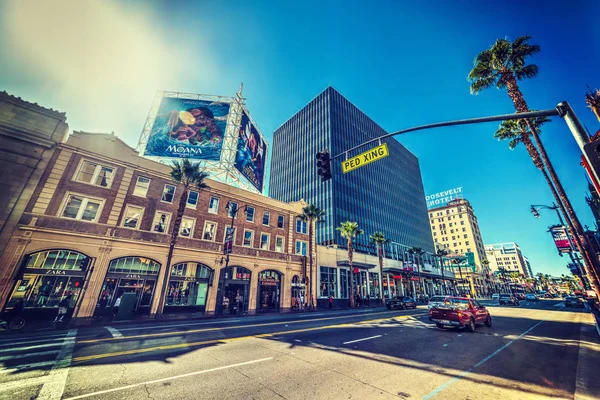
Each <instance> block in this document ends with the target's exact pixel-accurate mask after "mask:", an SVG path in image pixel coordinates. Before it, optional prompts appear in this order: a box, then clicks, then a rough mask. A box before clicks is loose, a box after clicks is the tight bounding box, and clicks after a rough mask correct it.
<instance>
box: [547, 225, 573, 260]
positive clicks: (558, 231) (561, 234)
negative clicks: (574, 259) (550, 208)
mask: <svg viewBox="0 0 600 400" xmlns="http://www.w3.org/2000/svg"><path fill="white" fill-rule="evenodd" d="M550 233H551V234H552V239H554V244H555V245H556V248H557V249H558V253H559V254H562V253H570V252H571V251H572V249H571V244H570V243H569V238H568V237H567V230H566V229H565V227H564V226H553V227H552V228H550Z"/></svg>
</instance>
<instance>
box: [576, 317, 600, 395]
mask: <svg viewBox="0 0 600 400" xmlns="http://www.w3.org/2000/svg"><path fill="white" fill-rule="evenodd" d="M583 315H590V314H583ZM591 316H592V318H591V319H592V321H593V322H592V323H593V324H594V325H596V324H595V322H596V321H594V318H595V317H594V315H593V314H592V315H591ZM582 320H583V316H580V317H579V329H580V333H579V337H580V342H579V354H578V356H577V369H576V372H575V393H573V397H574V398H575V399H576V400H592V399H594V398H595V397H593V396H590V395H589V391H588V390H587V384H586V383H587V382H586V381H585V377H586V376H591V375H590V374H589V371H588V368H589V367H590V364H589V363H586V362H585V361H584V360H586V359H589V358H588V357H592V355H591V354H590V353H591V352H590V350H588V349H587V346H582V343H581V339H586V336H587V335H586V334H585V332H589V331H592V330H593V329H594V328H592V327H591V326H589V325H586V323H585V322H584V321H582ZM596 326H597V325H596Z"/></svg>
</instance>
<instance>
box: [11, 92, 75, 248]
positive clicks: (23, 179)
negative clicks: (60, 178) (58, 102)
mask: <svg viewBox="0 0 600 400" xmlns="http://www.w3.org/2000/svg"><path fill="white" fill-rule="evenodd" d="M66 121H67V117H66V115H65V114H64V113H62V112H59V111H55V110H52V109H49V108H45V107H42V106H40V105H38V104H33V103H29V102H27V101H24V100H22V99H20V98H18V97H14V96H11V95H9V94H7V93H6V92H0V255H2V252H3V251H4V249H5V247H6V245H7V243H8V241H9V239H10V237H11V236H12V234H13V232H14V230H15V229H16V227H17V225H18V222H19V219H20V218H21V216H22V214H23V210H24V209H25V206H26V205H27V203H28V202H29V200H30V199H31V195H32V194H33V190H34V189H35V187H36V186H37V184H38V182H39V180H40V178H41V176H42V173H43V172H44V170H45V169H46V166H47V165H48V162H49V161H50V159H51V158H52V156H53V154H54V150H55V147H56V145H57V144H58V143H62V142H63V141H64V140H66V137H67V135H68V132H69V126H68V125H67V122H66Z"/></svg>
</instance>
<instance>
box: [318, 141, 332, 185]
mask: <svg viewBox="0 0 600 400" xmlns="http://www.w3.org/2000/svg"><path fill="white" fill-rule="evenodd" d="M317 174H319V176H320V177H321V182H327V181H328V180H330V179H331V158H330V157H329V151H328V150H326V149H325V150H321V151H319V152H318V153H317Z"/></svg>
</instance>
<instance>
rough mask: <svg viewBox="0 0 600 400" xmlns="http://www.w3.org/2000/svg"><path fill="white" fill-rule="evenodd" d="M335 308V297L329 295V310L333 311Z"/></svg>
mask: <svg viewBox="0 0 600 400" xmlns="http://www.w3.org/2000/svg"><path fill="white" fill-rule="evenodd" d="M332 308H333V296H332V295H329V309H330V310H331V309H332Z"/></svg>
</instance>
